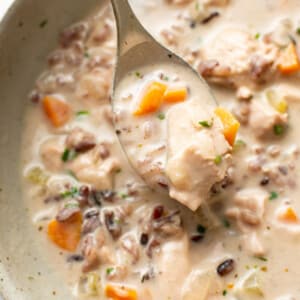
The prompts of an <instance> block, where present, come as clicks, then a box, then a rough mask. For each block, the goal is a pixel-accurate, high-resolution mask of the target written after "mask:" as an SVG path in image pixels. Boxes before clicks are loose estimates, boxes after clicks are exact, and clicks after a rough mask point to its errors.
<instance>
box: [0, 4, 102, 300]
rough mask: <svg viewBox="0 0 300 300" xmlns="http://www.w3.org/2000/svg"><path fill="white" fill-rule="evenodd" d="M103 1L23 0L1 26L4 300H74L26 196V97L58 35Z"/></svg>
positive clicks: (0, 258)
mask: <svg viewBox="0 0 300 300" xmlns="http://www.w3.org/2000/svg"><path fill="white" fill-rule="evenodd" d="M101 2H102V3H103V2H104V1H99V0H84V1H73V0H64V1H61V0H51V1H47V0H19V1H14V3H13V5H12V6H11V8H10V9H9V10H8V12H7V14H6V15H5V17H4V18H3V20H2V21H1V23H0V103H1V109H0V294H2V297H3V299H4V300H27V299H28V300H40V299H44V300H46V299H68V300H69V299H73V296H72V295H71V292H70V289H69V288H68V287H67V285H66V284H62V279H61V278H60V276H59V270H58V267H57V265H54V264H51V263H50V262H49V260H47V255H46V254H45V248H46V247H47V245H46V241H45V240H43V239H42V235H43V234H41V233H40V234H39V233H38V232H37V229H36V227H34V226H33V225H32V223H31V219H30V214H29V211H28V209H27V208H26V204H25V202H24V201H23V198H22V186H21V175H22V174H21V173H22V170H21V165H22V162H21V156H20V150H21V146H22V128H23V122H24V120H23V117H24V114H25V111H26V107H27V105H29V99H28V93H29V91H30V90H31V89H32V87H33V85H34V81H35V79H36V78H37V76H38V75H39V74H40V73H41V71H42V70H43V69H45V67H46V64H45V62H46V57H47V54H48V53H49V52H50V51H51V50H52V49H54V48H55V47H56V45H57V36H58V32H59V31H60V30H61V29H62V28H64V27H66V26H67V25H69V24H71V23H72V22H75V21H77V20H80V19H81V18H82V17H84V16H85V15H87V14H88V13H89V12H91V11H92V10H93V9H94V8H96V7H99V4H101ZM0 298H1V297H0Z"/></svg>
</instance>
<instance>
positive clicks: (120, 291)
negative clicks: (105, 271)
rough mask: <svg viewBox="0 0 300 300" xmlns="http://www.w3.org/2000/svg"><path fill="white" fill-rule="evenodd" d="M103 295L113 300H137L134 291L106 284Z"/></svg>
mask: <svg viewBox="0 0 300 300" xmlns="http://www.w3.org/2000/svg"><path fill="white" fill-rule="evenodd" d="M105 294H106V296H107V297H109V298H110V299H113V300H137V292H136V290H134V289H132V288H129V287H125V286H121V285H111V284H108V285H107V286H106V288H105Z"/></svg>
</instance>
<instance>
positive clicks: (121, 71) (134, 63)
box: [111, 0, 216, 189]
mask: <svg viewBox="0 0 300 300" xmlns="http://www.w3.org/2000/svg"><path fill="white" fill-rule="evenodd" d="M111 3H112V6H113V11H114V15H115V19H116V25H117V40H118V42H117V63H116V68H115V73H114V81H113V91H112V107H113V111H114V112H115V113H116V111H115V105H114V104H115V102H116V97H115V91H116V90H117V87H118V85H119V83H120V82H121V81H122V79H123V78H124V77H125V76H126V75H127V74H128V73H130V72H134V71H136V70H139V69H141V68H143V67H146V66H156V65H158V66H159V65H160V64H161V65H166V64H168V65H171V66H174V67H175V66H176V68H177V70H178V68H180V70H181V71H182V74H185V75H187V77H188V78H189V79H192V81H193V82H195V84H194V85H196V86H197V88H196V91H199V92H200V94H201V95H204V96H205V97H203V98H202V100H201V101H202V103H203V105H207V106H208V107H211V106H213V107H214V106H216V101H215V98H214V97H213V95H212V93H211V90H210V88H209V86H208V85H207V83H206V82H205V80H204V79H203V78H202V77H201V76H200V75H199V74H198V73H197V72H196V71H195V70H194V69H193V68H192V67H191V66H190V65H189V64H188V63H187V62H185V61H184V60H183V59H182V58H180V57H179V56H177V55H176V54H174V53H173V52H171V51H170V50H168V49H166V48H165V47H164V46H162V45H161V44H160V43H159V42H157V41H156V40H155V39H154V38H153V37H152V36H151V35H150V34H149V33H148V32H147V31H146V30H145V28H144V27H143V26H142V25H141V23H140V22H139V20H138V19H137V17H136V16H135V14H134V13H133V11H132V9H131V7H130V5H129V3H128V0H111ZM180 74H181V72H180ZM133 118H134V116H133ZM117 125H118V124H117V123H116V122H115V127H116V128H117ZM139 130H140V129H139ZM118 136H119V140H120V143H121V145H122V147H123V149H124V151H125V153H126V154H128V151H127V150H128V149H127V145H126V143H124V141H123V139H122V134H119V135H118ZM127 156H128V158H129V161H130V163H131V164H132V165H133V167H134V169H135V170H136V171H137V173H138V174H139V175H141V173H140V171H139V167H138V164H137V162H136V161H135V160H136V158H135V157H132V156H130V155H127ZM141 177H143V176H141ZM144 179H145V181H146V182H147V183H148V185H151V186H152V187H153V184H152V183H151V184H150V183H149V182H148V181H147V179H146V178H144ZM154 188H155V189H156V187H154Z"/></svg>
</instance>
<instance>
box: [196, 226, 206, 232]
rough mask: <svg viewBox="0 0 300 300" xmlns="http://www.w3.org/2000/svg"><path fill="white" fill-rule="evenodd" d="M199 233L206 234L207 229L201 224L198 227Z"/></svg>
mask: <svg viewBox="0 0 300 300" xmlns="http://www.w3.org/2000/svg"><path fill="white" fill-rule="evenodd" d="M197 232H198V233H200V234H204V233H205V232H206V227H204V226H203V225H201V224H198V225H197Z"/></svg>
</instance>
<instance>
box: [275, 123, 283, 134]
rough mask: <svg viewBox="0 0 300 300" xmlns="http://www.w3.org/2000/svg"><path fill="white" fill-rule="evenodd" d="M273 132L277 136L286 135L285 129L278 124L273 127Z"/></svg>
mask: <svg viewBox="0 0 300 300" xmlns="http://www.w3.org/2000/svg"><path fill="white" fill-rule="evenodd" d="M273 131H274V134H275V135H282V134H283V133H284V127H283V126H282V125H280V124H276V125H274V127H273Z"/></svg>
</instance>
